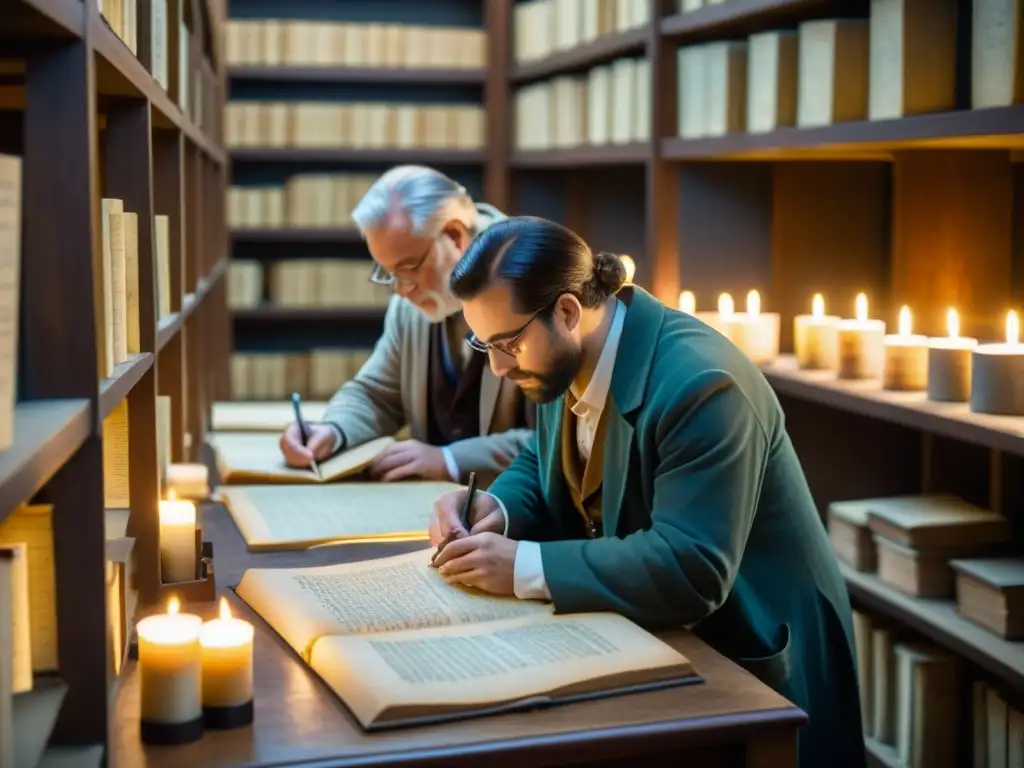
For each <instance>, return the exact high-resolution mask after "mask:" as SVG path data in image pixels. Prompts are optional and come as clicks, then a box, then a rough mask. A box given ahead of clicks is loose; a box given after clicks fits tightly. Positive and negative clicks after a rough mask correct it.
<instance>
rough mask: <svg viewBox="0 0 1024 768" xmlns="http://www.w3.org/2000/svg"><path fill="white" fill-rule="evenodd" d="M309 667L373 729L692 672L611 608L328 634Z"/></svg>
mask: <svg viewBox="0 0 1024 768" xmlns="http://www.w3.org/2000/svg"><path fill="white" fill-rule="evenodd" d="M310 666H311V667H313V668H314V669H315V670H316V671H317V673H318V674H319V675H320V676H321V677H322V678H323V679H324V681H325V682H326V683H327V684H328V685H329V686H331V688H333V689H334V690H335V692H336V693H337V694H338V695H339V696H340V697H341V698H342V699H343V700H344V701H345V703H346V704H347V705H348V706H349V707H350V708H351V709H352V711H353V712H354V714H355V715H356V717H357V718H358V719H359V721H360V722H362V723H363V725H364V726H367V727H370V726H372V725H374V724H386V723H387V722H388V721H391V720H401V719H404V718H415V717H430V716H437V715H444V714H453V713H455V712H458V711H472V710H478V709H485V708H489V707H495V706H500V705H502V704H510V703H513V702H517V701H523V700H526V699H531V700H533V699H535V698H536V697H542V698H544V699H557V698H559V697H560V696H571V695H573V694H581V693H588V692H600V691H612V690H615V689H617V688H623V687H626V686H629V685H636V684H640V683H656V682H660V681H669V680H673V679H677V680H678V679H681V678H685V677H691V676H692V675H693V674H694V672H693V667H692V665H691V664H690V662H689V660H688V659H687V658H686V657H685V656H683V655H682V654H681V653H679V652H678V651H677V650H675V649H674V648H672V647H671V646H670V645H668V644H667V643H665V642H664V641H662V640H659V639H658V638H656V637H655V636H654V635H652V634H650V633H648V632H646V631H645V630H643V629H641V628H640V627H638V626H637V625H636V624H634V623H632V622H631V621H629V620H628V619H625V618H623V617H621V616H619V615H617V614H613V613H589V614H586V613H583V614H573V615H567V616H549V615H542V616H528V617H522V618H517V619H509V620H505V621H497V622H491V623H488V624H486V625H479V624H477V625H471V626H449V627H437V628H431V629H418V630H412V631H404V632H391V633H388V634H386V635H376V636H366V635H363V636H354V635H350V636H328V637H322V638H320V639H319V640H317V641H316V643H315V644H314V645H313V651H312V657H311V659H310Z"/></svg>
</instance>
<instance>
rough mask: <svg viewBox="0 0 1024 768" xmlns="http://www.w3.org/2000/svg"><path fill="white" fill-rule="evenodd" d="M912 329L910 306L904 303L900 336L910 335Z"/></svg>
mask: <svg viewBox="0 0 1024 768" xmlns="http://www.w3.org/2000/svg"><path fill="white" fill-rule="evenodd" d="M910 330H911V317H910V307H908V306H907V305H906V304H904V305H903V306H902V307H900V336H909V335H910Z"/></svg>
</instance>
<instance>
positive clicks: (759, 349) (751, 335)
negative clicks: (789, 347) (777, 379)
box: [726, 291, 779, 365]
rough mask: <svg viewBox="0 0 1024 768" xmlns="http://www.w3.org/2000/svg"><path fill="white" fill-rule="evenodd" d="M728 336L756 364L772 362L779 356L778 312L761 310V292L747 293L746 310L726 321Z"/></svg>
mask: <svg viewBox="0 0 1024 768" xmlns="http://www.w3.org/2000/svg"><path fill="white" fill-rule="evenodd" d="M726 323H727V325H728V328H729V332H728V334H727V335H728V336H729V338H730V339H732V341H733V343H734V344H735V345H736V346H737V347H739V348H740V349H742V350H743V351H744V352H745V353H746V355H747V357H749V358H750V359H751V360H753V361H754V363H756V364H757V365H765V364H767V363H771V362H774V360H775V358H777V357H778V356H779V314H778V313H777V312H762V311H761V294H759V293H758V292H757V291H750V292H749V293H748V294H747V311H746V312H744V313H742V314H735V315H733V316H732V317H731V318H730V319H729V320H727V321H726Z"/></svg>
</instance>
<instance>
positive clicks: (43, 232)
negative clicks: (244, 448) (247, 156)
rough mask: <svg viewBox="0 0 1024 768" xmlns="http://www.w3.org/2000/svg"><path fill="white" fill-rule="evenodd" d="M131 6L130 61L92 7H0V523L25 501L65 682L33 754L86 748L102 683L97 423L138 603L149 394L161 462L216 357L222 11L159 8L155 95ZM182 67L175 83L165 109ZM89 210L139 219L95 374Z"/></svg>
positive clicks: (96, 307) (222, 339) (189, 433)
mask: <svg viewBox="0 0 1024 768" xmlns="http://www.w3.org/2000/svg"><path fill="white" fill-rule="evenodd" d="M137 8H138V15H137V17H136V22H137V29H136V30H135V31H136V33H137V35H136V36H137V40H138V41H139V45H138V48H137V50H138V55H137V56H136V55H135V54H134V53H132V51H131V50H130V49H129V48H128V47H127V45H126V44H125V42H123V41H122V39H121V38H120V37H119V36H118V35H117V34H115V32H114V31H113V30H112V28H111V27H110V26H109V24H108V22H107V21H106V19H105V18H104V17H102V16H101V14H100V11H99V9H98V5H97V3H96V2H93V1H92V0H5V1H4V2H3V3H0V19H2V22H0V59H4V60H13V61H17V62H24V68H23V74H18V75H15V76H14V77H9V78H5V83H6V86H5V87H9V88H10V89H12V90H13V93H14V94H15V97H14V99H13V100H12V102H11V103H12V104H13V105H14V107H13V108H10V105H8V107H7V109H6V111H4V112H2V113H0V152H2V153H5V154H11V155H16V156H19V157H21V158H22V228H21V229H22V236H21V254H20V256H21V286H20V297H19V298H20V305H21V313H20V321H19V322H20V338H19V344H18V346H19V353H20V354H19V358H20V359H19V362H18V374H19V381H18V386H19V391H18V403H17V409H16V413H15V441H14V444H13V445H12V446H11V448H10V449H8V450H7V451H4V452H2V453H0V522H2V521H3V520H4V519H5V518H7V517H8V516H9V515H11V514H12V513H13V512H14V511H15V510H16V509H17V508H18V507H19V506H20V505H22V504H23V503H26V502H29V501H32V502H34V503H35V502H38V503H47V504H51V505H52V509H53V555H54V564H55V578H56V617H55V619H56V624H57V637H58V656H59V669H58V670H56V675H57V676H58V677H59V678H60V680H61V681H62V682H63V684H64V685H66V695H65V697H64V701H63V706H62V708H61V710H60V715H59V718H58V720H57V723H56V726H55V728H54V730H53V733H52V736H51V738H50V744H51V746H53V747H57V746H59V745H64V746H68V745H70V746H76V747H77V746H85V745H104V744H106V742H107V736H108V728H109V723H108V702H109V701H110V697H111V690H110V686H111V685H116V684H117V682H116V678H115V680H114V681H113V683H111V682H110V681H109V680H108V651H109V648H108V638H107V631H108V626H107V610H106V602H107V589H106V584H105V575H104V570H105V563H106V557H105V546H104V544H105V542H104V539H105V536H104V487H103V485H104V457H103V440H102V425H103V421H104V419H105V418H106V417H107V416H108V415H109V414H110V413H111V412H113V411H114V409H115V408H117V407H118V406H119V404H120V403H122V402H123V401H127V403H128V411H129V417H128V418H129V436H128V437H129V448H128V452H129V455H128V459H129V464H130V467H131V475H130V495H131V510H132V512H131V522H130V524H129V531H130V535H133V536H134V537H135V539H136V542H135V552H136V555H137V558H138V565H137V569H138V570H137V587H138V594H139V600H140V604H141V605H149V604H152V603H153V602H155V601H156V600H157V599H158V598H159V596H160V572H159V526H158V519H157V515H158V506H157V501H158V499H159V498H160V495H161V488H160V487H159V482H158V463H157V447H156V446H157V434H156V430H157V427H156V398H157V395H158V394H159V395H168V396H170V397H171V398H172V401H173V405H174V407H173V426H172V431H171V443H172V457H173V460H175V461H184V460H187V459H188V458H189V457H193V458H194V457H198V456H199V455H200V448H201V447H202V445H203V442H204V428H205V422H206V415H207V412H208V409H209V405H210V402H211V398H212V394H213V392H214V391H215V390H216V387H217V386H218V384H221V383H223V382H224V381H225V380H226V376H227V364H226V358H227V355H228V354H229V350H230V337H229V332H230V327H229V318H228V316H227V314H226V310H225V306H226V304H225V301H226V300H225V291H224V281H223V279H222V278H223V276H224V272H225V269H226V265H227V246H228V238H227V232H226V229H225V227H224V206H223V204H222V200H223V196H224V190H225V186H226V156H225V153H224V151H223V149H222V148H221V140H220V135H221V126H220V111H221V103H222V95H223V93H224V89H225V85H224V81H223V76H222V72H223V69H222V65H221V51H220V43H219V38H220V33H219V28H220V25H221V23H222V20H223V17H224V8H223V4H222V3H220V2H217V1H216V0H209V2H207V0H168V2H167V16H166V21H167V30H168V40H167V45H166V49H165V52H166V55H167V56H168V58H169V61H168V64H169V66H168V72H169V82H168V85H169V87H168V89H167V90H165V89H164V88H163V87H162V86H161V85H160V84H158V83H157V81H156V80H155V79H154V76H153V74H151V73H152V72H153V71H154V70H153V46H152V44H151V42H150V41H151V40H153V38H152V36H151V24H152V15H151V13H150V5H149V3H148V2H147V0H138V4H137ZM182 23H183V24H184V25H185V27H186V28H187V29H188V30H189V45H188V47H187V49H183V48H182V47H181V46H180V44H179V34H180V32H179V30H180V29H181V26H180V24H182ZM182 52H184V53H185V55H187V56H188V62H187V63H186V62H182V61H180V55H181V53H182ZM183 65H184V66H183ZM19 69H20V67H16V68H15V71H18V70H19ZM183 69H184V71H186V72H188V73H190V77H193V78H194V79H193V82H192V83H191V84H190V86H189V87H188V91H187V92H188V94H189V98H188V100H187V104H186V107H185V108H184V109H183V108H181V107H180V106H179V92H180V89H181V88H182V83H181V82H179V72H181V71H182V70H183ZM5 103H6V102H5ZM103 197H111V198H119V199H122V200H123V201H124V204H125V209H126V210H129V211H132V212H135V213H137V214H138V221H139V240H138V265H139V266H138V276H139V292H138V304H139V308H140V318H139V326H140V346H141V350H142V351H141V353H140V354H136V355H133V356H131V357H130V358H129V359H128V360H127V361H126V362H124V363H122V364H120V365H118V366H116V368H115V370H114V374H113V376H112V377H110V378H102V377H101V375H100V373H101V372H100V370H99V368H98V364H97V349H98V345H102V343H103V342H102V333H103V326H102V321H101V320H97V319H95V318H97V317H98V316H100V315H102V309H101V308H102V301H103V300H102V287H101V285H102V266H101V265H102V245H101V223H100V216H101V213H100V199H101V198H103ZM156 214H165V215H167V216H168V217H169V219H170V224H171V226H170V231H171V237H170V265H171V291H170V294H171V310H172V311H171V314H169V315H166V316H164V317H162V318H160V319H159V320H158V313H157V301H158V299H157V293H158V290H157V282H156V281H157V267H156V254H155V250H156V248H155V242H154V237H155V235H154V227H153V217H154V215H156ZM39 682H40V681H38V680H37V684H38V683H39ZM81 759H85V758H84V757H82V758H81ZM79 764H82V763H79ZM84 764H88V763H84Z"/></svg>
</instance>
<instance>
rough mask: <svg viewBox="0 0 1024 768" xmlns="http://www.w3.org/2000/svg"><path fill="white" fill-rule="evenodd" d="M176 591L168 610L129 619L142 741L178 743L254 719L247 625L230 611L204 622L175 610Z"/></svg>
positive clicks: (250, 637) (222, 607)
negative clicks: (135, 649)
mask: <svg viewBox="0 0 1024 768" xmlns="http://www.w3.org/2000/svg"><path fill="white" fill-rule="evenodd" d="M180 609H181V606H180V603H179V601H178V598H177V597H171V598H170V600H169V601H168V604H167V612H166V613H160V614H154V615H152V616H147V617H146V618H144V619H142V620H141V621H139V623H138V624H137V625H136V634H137V635H138V645H139V667H138V669H139V685H140V698H141V730H142V738H143V740H144V741H146V742H148V743H153V744H182V743H186V742H189V741H195V740H196V739H198V738H199V737H201V736H202V735H203V731H204V730H205V729H206V728H235V727H238V726H242V725H248V724H250V723H251V722H252V719H253V682H252V679H253V658H252V657H253V653H252V648H253V626H252V624H250V623H249V622H247V621H243V620H242V619H238V618H235V617H233V616H232V615H231V609H230V608H229V607H228V603H227V600H225V599H224V598H221V602H220V616H219V617H218V618H216V619H213V620H211V621H206V622H204V621H203V620H202V619H201V618H200V617H199V616H196V615H195V614H191V613H181V612H180Z"/></svg>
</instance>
